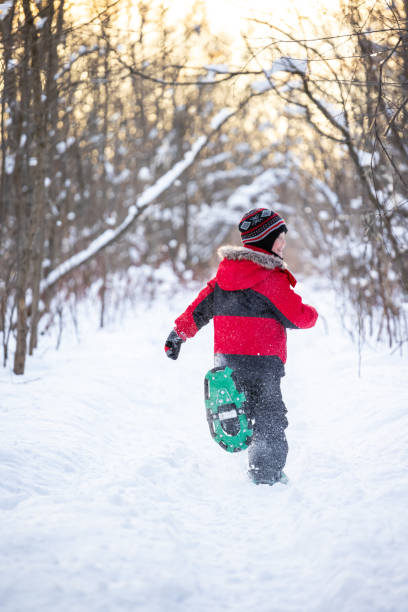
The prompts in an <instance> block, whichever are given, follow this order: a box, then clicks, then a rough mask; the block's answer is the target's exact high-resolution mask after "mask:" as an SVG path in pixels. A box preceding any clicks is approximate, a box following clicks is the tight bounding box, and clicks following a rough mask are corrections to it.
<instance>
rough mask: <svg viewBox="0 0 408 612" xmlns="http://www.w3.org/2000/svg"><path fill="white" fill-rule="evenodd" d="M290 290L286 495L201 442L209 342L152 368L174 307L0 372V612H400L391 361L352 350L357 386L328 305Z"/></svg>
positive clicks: (407, 548)
mask: <svg viewBox="0 0 408 612" xmlns="http://www.w3.org/2000/svg"><path fill="white" fill-rule="evenodd" d="M300 292H301V293H302V291H300ZM303 294H304V295H305V297H307V298H308V299H307V300H306V301H309V302H310V303H312V304H315V305H316V306H317V308H318V310H319V311H320V313H321V315H322V316H321V317H320V319H319V321H318V323H317V325H316V327H315V328H314V329H313V330H307V331H290V332H289V334H288V335H289V359H288V363H287V368H286V370H287V375H286V377H285V378H284V382H283V393H284V399H285V402H286V405H287V408H288V411H289V412H288V417H289V423H290V426H289V429H288V440H289V445H290V450H289V457H288V463H287V466H286V470H285V471H286V472H287V474H288V476H289V477H290V484H289V485H288V486H284V485H280V484H279V485H275V486H274V487H268V486H259V487H256V486H255V485H253V484H252V483H250V482H249V481H248V480H247V476H246V454H245V453H241V454H238V455H230V454H228V453H225V452H224V451H223V450H221V449H220V448H219V447H218V446H217V445H216V444H215V443H214V441H213V440H212V439H211V437H210V434H209V431H208V426H207V422H206V418H205V410H204V401H203V377H204V374H205V372H206V371H207V370H208V369H209V368H210V367H212V356H211V353H212V346H211V343H212V329H211V327H212V326H211V325H209V326H207V328H205V329H204V330H202V331H201V332H200V334H199V335H197V336H196V338H195V339H194V340H191V341H189V342H188V343H186V344H185V345H183V347H182V352H181V355H180V358H179V360H178V361H177V362H173V361H171V360H169V359H166V358H165V355H164V351H163V343H164V340H165V338H166V336H167V334H168V332H169V330H170V329H171V326H172V321H173V320H174V317H175V315H176V314H178V312H179V311H181V309H182V308H183V307H184V306H185V305H187V303H188V301H189V300H190V298H191V293H186V294H185V295H184V296H179V297H178V298H177V299H175V300H172V301H171V300H168V299H162V300H160V301H158V302H157V303H156V304H155V305H153V306H149V307H148V308H143V307H142V306H140V307H139V308H138V309H136V310H135V312H134V314H133V316H129V317H128V318H127V319H126V321H125V322H124V323H123V324H122V325H118V324H116V325H113V326H110V328H109V329H106V330H103V331H99V330H96V329H95V327H96V325H95V320H96V317H95V318H94V319H90V320H89V321H88V322H87V323H86V322H83V325H82V339H81V342H80V343H78V341H77V340H76V339H75V336H72V338H71V337H70V336H64V337H63V341H62V347H61V349H60V350H59V351H58V352H56V351H55V350H54V349H51V348H49V349H48V350H47V351H44V350H43V348H42V347H40V349H39V352H38V354H37V356H36V357H34V358H32V359H31V360H30V361H29V363H28V368H27V374H26V375H25V376H24V377H14V376H13V375H12V374H11V373H10V371H9V370H3V369H1V370H0V419H1V420H0V609H1V611H2V612H28V611H33V612H51V611H52V612H102V611H103V612H122V611H125V610H126V611H127V610H129V611H135V610H141V611H143V612H172V611H183V612H184V611H186V612H187V611H188V612H201V611H203V612H204V611H205V612H208V610H214V611H215V612H218V611H234V612H240V611H245V612H247V611H248V610H256V612H272V611H274V612H275V611H276V612H280V611H282V612H283V611H295V612H297V611H301V612H304V611H307V612H309V611H313V612H317V611H319V612H328V611H330V612H331V611H336V612H339V611H349V612H363V611H364V612H365V611H367V612H374V611H393V612H394V611H400V612H402V611H405V610H407V609H408V519H407V517H408V513H407V507H408V486H407V485H408V427H407V425H408V414H407V406H408V388H407V381H408V368H407V365H406V360H404V359H403V358H402V357H401V356H400V355H398V354H392V355H391V354H390V352H389V351H388V350H387V349H385V348H382V349H380V350H377V351H374V350H368V351H367V352H366V353H365V354H364V355H363V362H362V376H361V377H360V378H359V377H358V369H357V354H356V350H355V348H354V347H353V346H352V344H351V342H350V340H349V339H348V337H347V336H346V334H345V333H344V332H343V331H342V329H341V328H340V326H339V323H338V321H337V319H336V317H335V314H334V312H335V308H334V305H333V300H334V298H333V296H332V295H331V294H330V293H329V292H321V291H317V290H314V289H313V288H312V287H311V286H307V287H304V288H303ZM44 342H45V341H43V347H44V346H45V344H44Z"/></svg>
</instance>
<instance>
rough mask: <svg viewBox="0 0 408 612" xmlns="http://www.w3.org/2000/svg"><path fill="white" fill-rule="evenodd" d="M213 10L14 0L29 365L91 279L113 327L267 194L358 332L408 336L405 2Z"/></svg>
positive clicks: (8, 152) (6, 121)
mask: <svg viewBox="0 0 408 612" xmlns="http://www.w3.org/2000/svg"><path fill="white" fill-rule="evenodd" d="M227 4H228V3H227ZM241 4H245V3H241ZM227 8H228V7H227ZM206 9H207V3H206V2H204V1H200V0H197V1H194V2H191V3H173V4H172V5H170V4H168V5H167V4H166V3H162V2H142V1H140V2H137V1H135V0H134V1H131V0H128V1H127V0H118V1H113V2H108V1H106V2H105V1H98V0H94V1H93V2H88V3H76V2H69V1H66V0H59V1H57V0H55V1H51V0H50V1H48V0H41V1H36V2H33V1H22V0H13V1H8V2H3V3H1V5H0V10H1V13H0V26H1V32H0V35H1V54H2V62H1V93H2V95H1V135H0V137H1V169H0V181H1V184H0V232H1V234H0V244H1V260H0V331H1V338H2V353H3V363H4V364H6V363H7V362H8V361H10V360H12V363H13V369H14V372H15V373H16V374H22V373H23V372H24V369H25V362H26V358H27V355H32V354H33V352H34V351H35V349H36V348H37V346H38V345H39V343H40V342H41V334H42V333H43V331H44V330H46V329H47V328H49V327H50V326H60V327H61V329H62V328H63V320H64V317H65V316H75V315H74V312H75V309H76V305H77V304H78V302H79V301H81V300H83V299H84V298H85V297H86V296H87V295H88V294H89V293H90V292H93V294H95V295H97V296H98V311H97V312H95V317H98V318H99V321H100V325H101V326H103V325H104V321H105V319H106V317H107V316H109V313H113V312H115V311H117V310H118V309H120V304H123V303H124V301H131V302H132V301H137V300H139V299H140V297H141V296H143V295H146V293H148V294H151V293H154V291H155V284H156V283H157V282H159V281H158V280H157V278H158V276H157V274H156V271H157V270H159V269H160V268H161V267H163V266H167V267H170V268H171V270H172V272H173V273H174V275H175V276H176V277H177V278H179V279H180V281H182V282H187V281H188V279H190V278H191V277H194V278H200V277H202V276H205V275H206V274H208V268H209V266H210V264H211V262H212V258H213V257H214V252H215V250H216V247H217V246H219V245H220V244H222V243H223V242H225V241H226V240H228V239H229V238H231V235H233V233H234V231H236V220H237V218H238V216H239V215H240V214H242V213H243V211H244V210H245V209H247V208H248V205H249V207H251V204H255V203H256V205H264V206H270V207H273V206H275V207H278V208H279V210H280V211H281V213H282V214H283V215H285V216H286V217H287V218H288V219H289V222H290V226H291V234H290V238H291V241H292V243H296V245H297V249H296V251H297V256H295V254H294V258H295V259H296V265H297V266H298V270H299V269H301V271H304V272H305V273H312V272H316V271H317V270H318V271H319V274H320V275H323V276H325V277H327V278H330V279H332V282H333V283H334V285H335V287H336V290H337V291H338V292H339V293H341V295H342V296H343V297H344V314H346V311H349V313H348V314H350V312H351V314H352V319H353V321H354V322H355V325H353V329H351V330H350V331H351V332H352V333H353V334H354V336H355V338H356V341H357V342H360V343H364V341H365V339H366V338H373V339H374V340H378V339H385V340H386V341H387V342H388V343H389V345H390V346H399V345H401V344H402V343H404V342H405V341H406V340H407V320H406V310H404V299H406V292H407V261H408V260H407V256H406V251H407V231H406V230H407V215H408V212H407V193H408V151H407V147H406V142H405V136H406V134H405V131H404V130H405V123H406V114H407V107H406V104H407V100H408V95H407V91H408V89H407V87H408V86H407V83H406V82H407V75H408V50H407V45H406V36H407V33H406V20H407V18H408V4H407V3H406V2H403V1H401V2H395V3H388V2H374V3H371V2H367V3H364V2H363V3H361V2H353V1H348V2H343V1H340V2H339V3H338V4H336V6H335V5H334V4H333V6H325V5H324V3H322V4H321V5H320V6H316V9H315V10H316V15H317V14H318V15H319V19H306V18H304V17H302V14H301V9H300V8H299V7H297V6H296V2H294V3H293V6H291V7H289V8H288V11H287V14H284V15H283V14H281V15H279V18H277V17H276V12H275V11H272V12H271V14H268V12H267V11H259V12H258V13H257V12H256V11H255V12H254V15H253V16H252V17H251V15H250V13H248V15H247V19H246V20H245V22H243V23H241V24H238V26H239V27H240V28H241V29H240V31H235V30H234V29H226V31H223V32H221V31H220V30H218V31H217V30H214V27H213V25H212V22H211V21H210V19H209V15H208V11H207V10H206ZM228 10H231V7H229V9H228ZM322 17H324V18H322ZM212 19H214V15H212ZM243 25H245V29H244V28H243ZM299 245H301V249H300V246H299ZM289 248H290V247H289ZM300 250H302V253H303V254H304V256H302V257H300V256H299V252H300ZM68 313H70V315H69V314H68Z"/></svg>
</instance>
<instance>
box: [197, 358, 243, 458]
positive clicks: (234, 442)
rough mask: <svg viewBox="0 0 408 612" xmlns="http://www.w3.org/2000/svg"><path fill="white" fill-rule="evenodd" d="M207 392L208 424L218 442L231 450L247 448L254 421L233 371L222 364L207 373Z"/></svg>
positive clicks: (205, 386)
mask: <svg viewBox="0 0 408 612" xmlns="http://www.w3.org/2000/svg"><path fill="white" fill-rule="evenodd" d="M204 394H205V407H206V411H207V421H208V425H209V428H210V432H211V435H212V437H213V438H214V440H215V441H216V442H217V444H219V445H220V446H221V448H223V449H224V450H226V451H228V452H229V453H236V452H238V451H242V450H245V449H246V448H248V446H249V445H250V444H251V442H252V438H253V435H254V430H253V425H254V423H253V420H252V419H251V418H249V417H248V415H247V414H246V412H245V402H246V397H245V393H244V392H242V391H241V392H240V390H239V389H238V384H237V380H236V378H235V376H234V372H233V370H232V369H231V368H228V367H225V368H222V367H221V368H213V369H212V370H210V371H209V372H207V374H206V375H205V379H204Z"/></svg>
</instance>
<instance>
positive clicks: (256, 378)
mask: <svg viewBox="0 0 408 612" xmlns="http://www.w3.org/2000/svg"><path fill="white" fill-rule="evenodd" d="M215 366H216V367H218V366H222V367H225V366H229V367H230V368H231V369H232V370H234V372H235V376H236V379H237V381H238V383H239V385H240V386H241V387H242V390H243V391H244V393H245V395H246V398H247V401H246V409H247V410H248V413H249V415H250V416H251V417H253V418H254V419H255V427H254V437H253V440H252V443H251V445H250V447H249V450H248V463H249V471H250V473H251V474H253V476H254V477H255V479H256V480H259V481H273V480H275V479H276V478H278V477H279V476H280V472H281V471H282V469H283V467H284V465H285V462H286V457H287V454H288V443H287V440H286V436H285V429H286V427H287V426H288V420H287V418H286V412H287V410H286V407H285V404H284V403H283V400H282V394H281V388H280V383H281V378H282V376H284V375H285V369H284V366H283V363H282V362H281V360H280V359H279V357H263V356H259V357H258V356H255V355H220V354H217V355H216V356H215Z"/></svg>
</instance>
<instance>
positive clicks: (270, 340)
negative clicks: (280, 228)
mask: <svg viewBox="0 0 408 612" xmlns="http://www.w3.org/2000/svg"><path fill="white" fill-rule="evenodd" d="M219 255H220V256H221V257H223V259H222V261H221V263H220V265H219V267H218V271H217V274H216V276H215V278H213V279H212V280H210V281H209V282H208V284H207V286H206V287H205V288H204V289H203V290H202V291H201V292H200V293H199V294H198V296H197V298H196V299H195V300H194V301H193V302H192V304H190V306H189V307H188V308H187V310H186V311H185V312H184V313H183V314H182V315H181V316H180V317H178V319H176V322H175V324H176V331H177V332H178V334H179V335H181V336H185V337H187V338H192V337H193V336H194V335H195V334H196V333H197V331H198V330H199V329H200V328H201V327H203V325H205V324H206V323H208V322H209V321H210V319H212V318H214V352H215V353H216V354H217V353H221V354H223V355H262V356H265V355H277V356H278V357H279V358H280V359H281V360H282V362H283V363H285V362H286V329H285V328H287V327H289V328H292V329H306V328H308V327H313V325H314V324H315V323H316V319H317V316H318V315H317V312H316V310H315V309H314V308H313V307H312V306H307V305H306V304H303V303H302V299H301V298H300V296H299V295H297V294H296V293H295V292H294V291H293V289H292V287H294V286H295V285H296V280H295V278H294V277H293V276H292V274H291V273H290V272H289V270H287V269H286V265H285V264H284V262H283V261H282V260H281V259H280V258H279V257H276V256H275V255H272V254H271V255H270V254H268V253H266V252H260V251H254V250H252V249H249V248H246V247H222V248H221V249H220V250H219Z"/></svg>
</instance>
